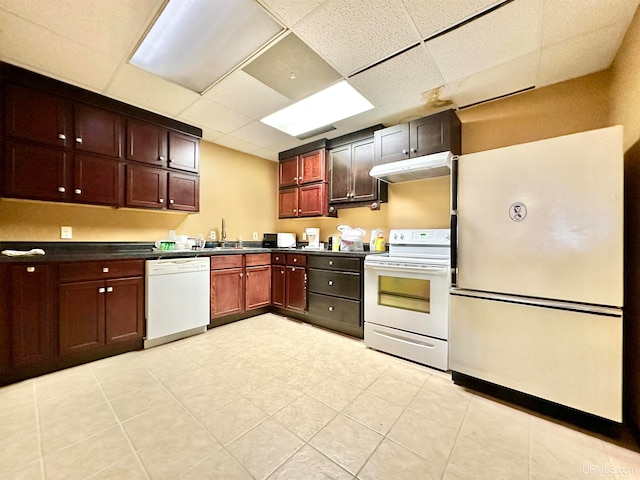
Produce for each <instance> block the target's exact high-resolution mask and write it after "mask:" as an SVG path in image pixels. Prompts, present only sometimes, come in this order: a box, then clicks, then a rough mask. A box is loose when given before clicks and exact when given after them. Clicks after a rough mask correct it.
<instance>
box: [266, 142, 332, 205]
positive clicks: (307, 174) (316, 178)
mask: <svg viewBox="0 0 640 480" xmlns="http://www.w3.org/2000/svg"><path fill="white" fill-rule="evenodd" d="M301 148H304V147H301ZM290 152H291V151H290ZM292 153H293V152H292ZM285 154H286V152H285ZM280 155H283V154H280ZM278 172H279V174H278V218H296V217H317V216H323V215H327V214H328V198H327V195H328V190H327V185H328V184H327V161H326V150H325V148H324V147H322V148H317V149H315V150H312V151H308V152H304V153H300V154H298V155H293V156H290V157H286V158H283V159H281V160H280V164H279V169H278Z"/></svg>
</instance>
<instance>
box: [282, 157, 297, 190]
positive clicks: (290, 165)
mask: <svg viewBox="0 0 640 480" xmlns="http://www.w3.org/2000/svg"><path fill="white" fill-rule="evenodd" d="M278 171H279V185H280V188H282V187H290V186H292V185H297V184H298V157H291V158H288V159H286V160H283V161H281V162H280V164H279V167H278Z"/></svg>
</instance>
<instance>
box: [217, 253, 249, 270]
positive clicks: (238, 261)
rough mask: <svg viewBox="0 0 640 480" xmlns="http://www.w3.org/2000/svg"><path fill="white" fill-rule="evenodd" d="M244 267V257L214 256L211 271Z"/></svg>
mask: <svg viewBox="0 0 640 480" xmlns="http://www.w3.org/2000/svg"><path fill="white" fill-rule="evenodd" d="M238 267H242V255H213V256H212V257H211V270H220V269H222V268H238Z"/></svg>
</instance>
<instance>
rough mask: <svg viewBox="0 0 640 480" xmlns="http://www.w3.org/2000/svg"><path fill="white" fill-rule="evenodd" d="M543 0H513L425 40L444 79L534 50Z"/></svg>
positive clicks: (451, 79)
mask: <svg viewBox="0 0 640 480" xmlns="http://www.w3.org/2000/svg"><path fill="white" fill-rule="evenodd" d="M542 4H543V2H542V0H515V1H514V2H512V3H509V4H507V5H505V6H503V7H501V8H499V9H497V10H495V11H494V12H492V13H491V14H490V15H486V16H484V17H481V18H479V19H477V20H475V21H473V22H471V23H468V24H466V25H464V26H462V27H460V28H458V29H456V30H453V31H451V32H449V33H447V34H445V35H442V36H440V37H437V38H435V39H433V40H430V41H429V42H427V46H428V48H429V51H430V52H431V55H432V56H433V58H434V60H435V62H436V64H437V66H438V68H439V69H440V71H441V72H442V75H443V76H444V79H445V80H446V81H447V82H449V81H454V80H458V79H460V78H465V77H468V76H469V75H472V74H474V73H477V72H481V71H482V70H486V69H488V68H492V67H495V66H497V65H501V64H503V63H506V62H508V61H510V60H512V59H514V58H518V57H521V56H522V55H525V54H528V53H530V52H533V51H536V50H538V48H539V40H540V16H541V13H542Z"/></svg>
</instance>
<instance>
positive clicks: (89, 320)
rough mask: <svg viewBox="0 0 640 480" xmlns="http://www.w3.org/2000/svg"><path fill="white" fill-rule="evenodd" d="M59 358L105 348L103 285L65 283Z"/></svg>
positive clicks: (62, 286)
mask: <svg viewBox="0 0 640 480" xmlns="http://www.w3.org/2000/svg"><path fill="white" fill-rule="evenodd" d="M59 294H60V298H59V309H60V315H59V328H60V332H59V337H60V354H61V355H68V354H73V353H78V352H84V351H87V350H93V349H96V348H99V347H102V346H103V345H104V344H105V324H104V320H105V315H104V313H105V294H106V287H105V283H104V281H102V280H100V281H94V282H78V283H65V284H62V285H60V287H59Z"/></svg>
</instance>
